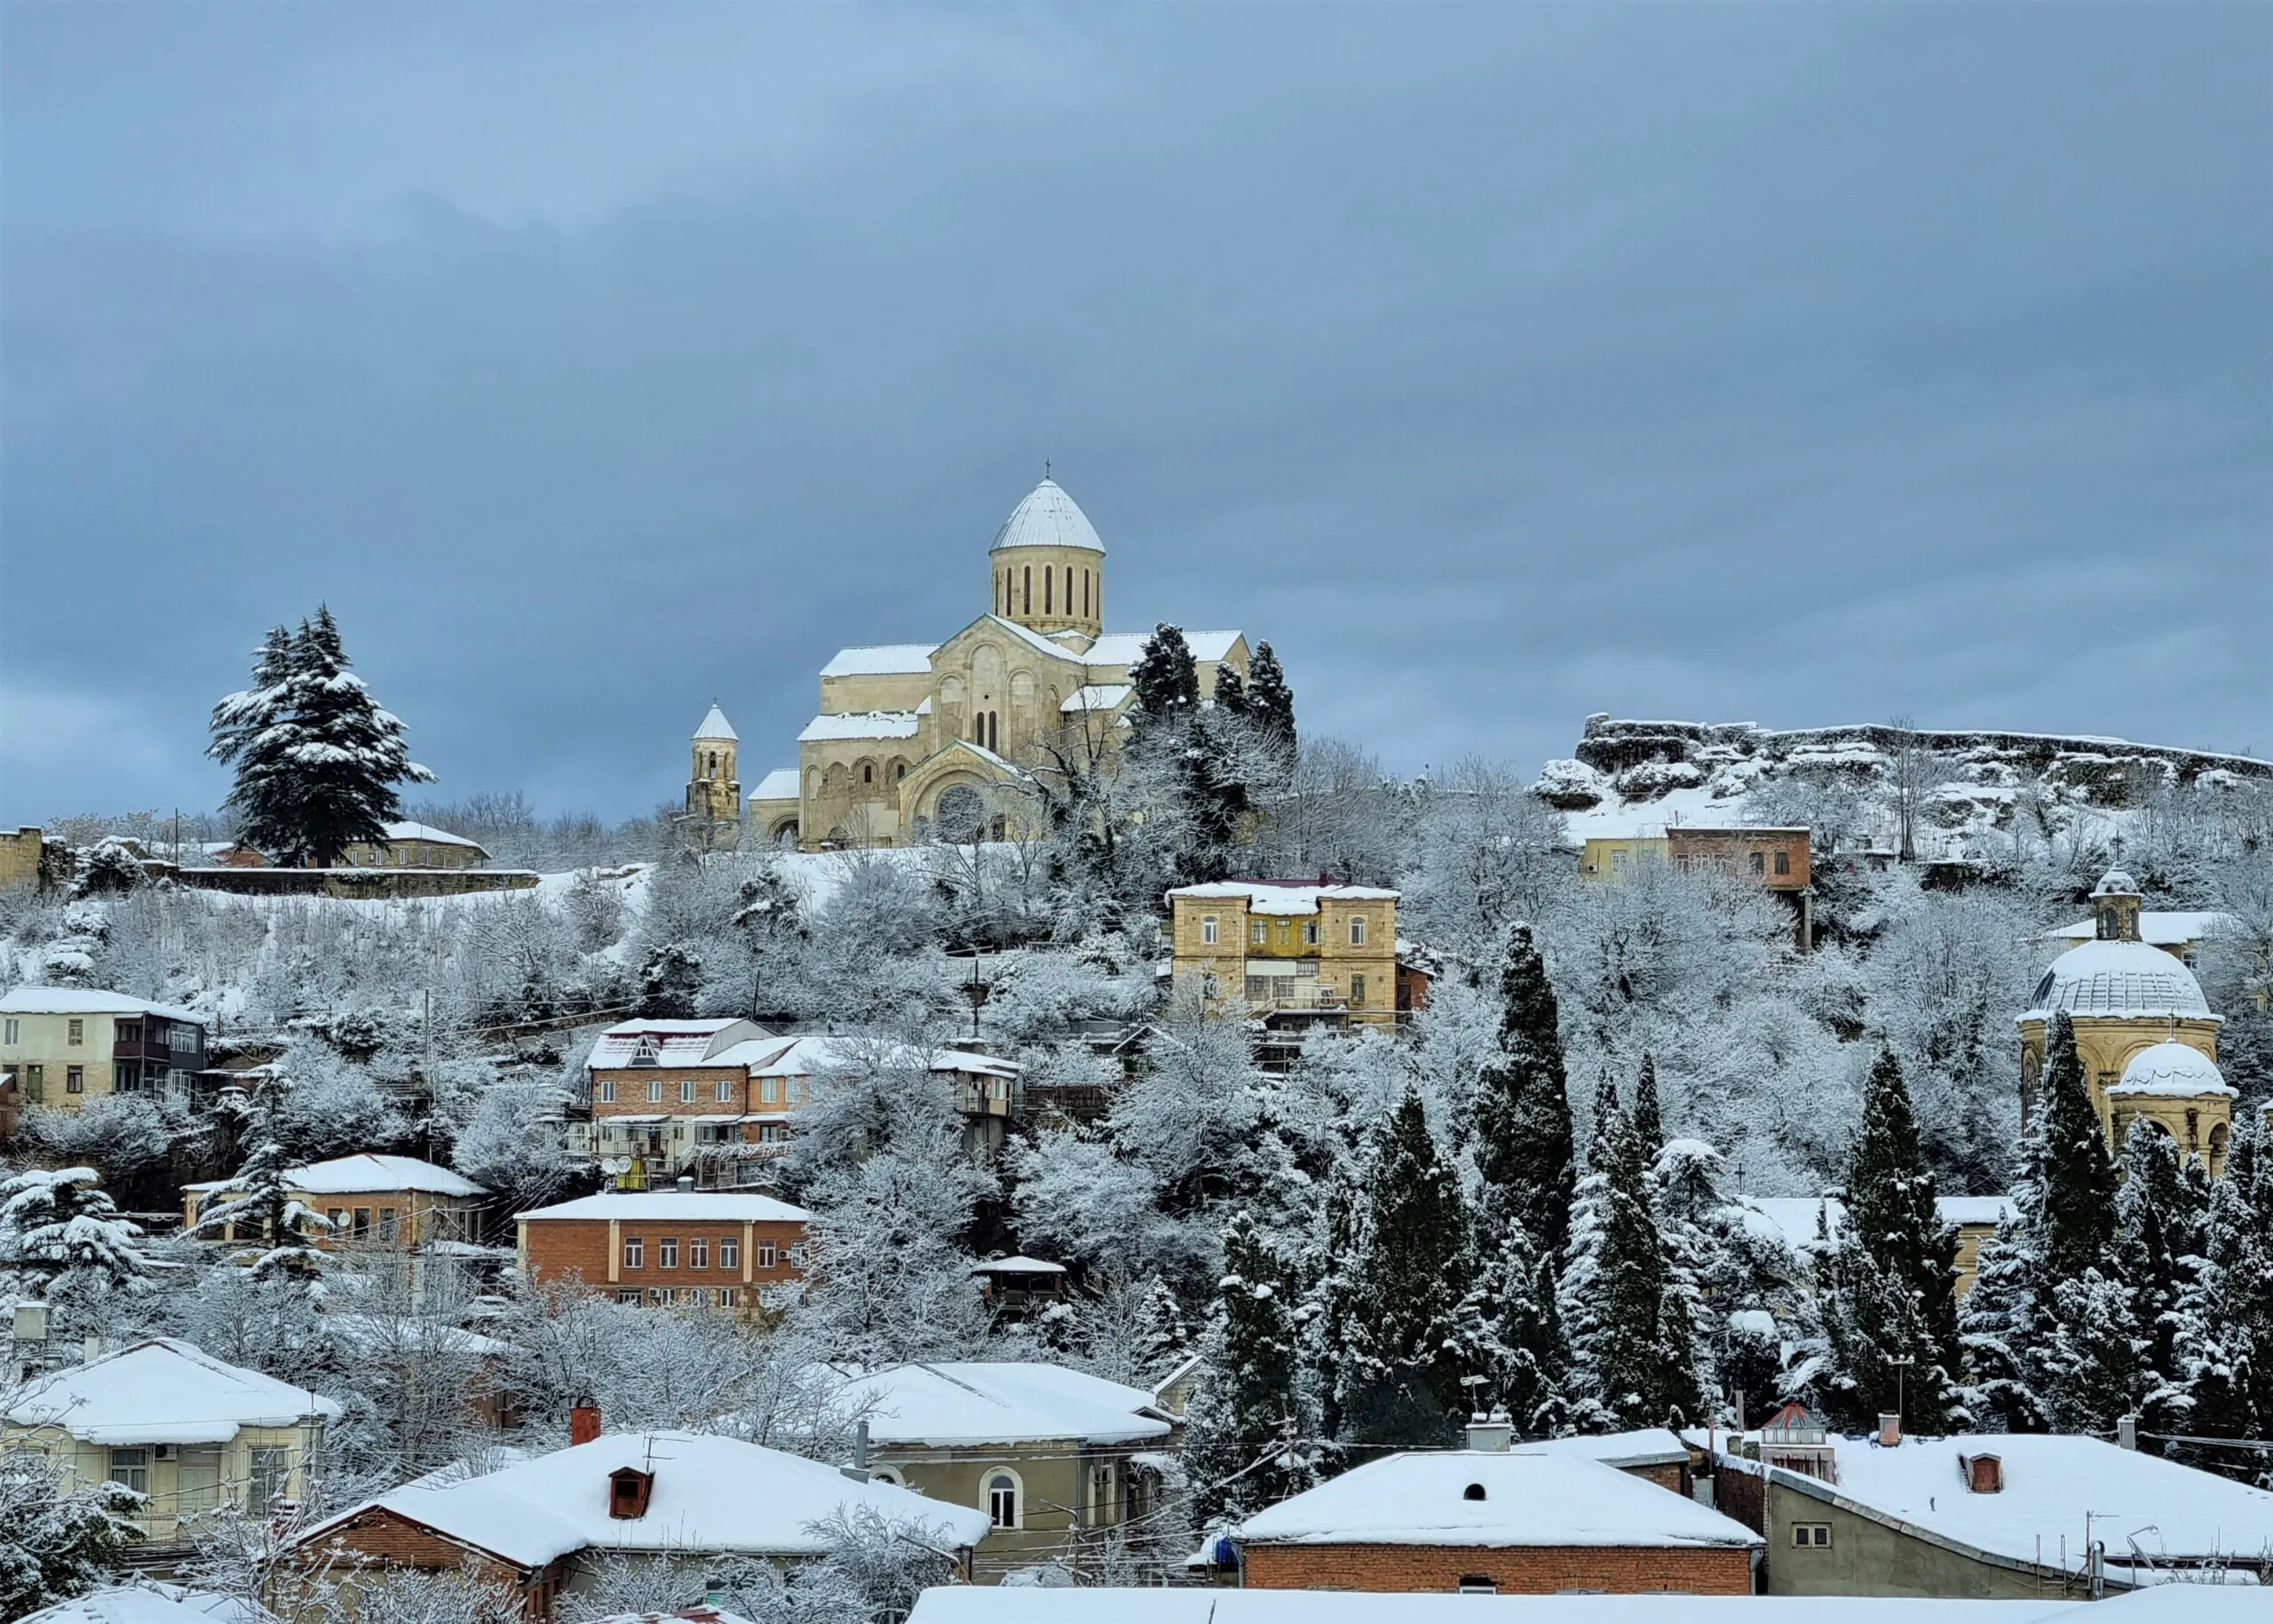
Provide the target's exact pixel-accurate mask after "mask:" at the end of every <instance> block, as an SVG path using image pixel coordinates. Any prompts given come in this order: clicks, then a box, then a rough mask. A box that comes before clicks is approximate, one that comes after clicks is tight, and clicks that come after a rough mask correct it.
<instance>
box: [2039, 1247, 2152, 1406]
mask: <svg viewBox="0 0 2273 1624" xmlns="http://www.w3.org/2000/svg"><path fill="white" fill-rule="evenodd" d="M2141 1349H2142V1338H2141V1337H2140V1335H2139V1324H2138V1319H2137V1318H2136V1317H2135V1315H2134V1313H2133V1311H2132V1301H2131V1292H2130V1289H2129V1287H2126V1286H2125V1285H2124V1283H2123V1282H2122V1281H2121V1280H2119V1279H2113V1278H2111V1277H2110V1276H2108V1275H2105V1274H2103V1273H2101V1271H2099V1270H2097V1269H2087V1270H2085V1271H2084V1272H2083V1274H2082V1275H2081V1276H2080V1277H2079V1278H2078V1279H2063V1280H2060V1281H2057V1282H2055V1284H2054V1286H2053V1287H2052V1314H2051V1334H2050V1335H2049V1336H2048V1337H2047V1339H2046V1342H2045V1344H2044V1347H2043V1351H2042V1352H2041V1354H2040V1355H2039V1365H2040V1369H2039V1374H2038V1376H2037V1382H2036V1385H2037V1390H2038V1392H2039V1395H2041V1397H2042V1398H2043V1400H2044V1410H2045V1420H2046V1421H2047V1422H2049V1423H2050V1425H2051V1427H2052V1430H2054V1431H2055V1432H2112V1431H2113V1430H2115V1423H2116V1422H2117V1420H2118V1419H2119V1418H2120V1417H2122V1416H2124V1415H2127V1414H2133V1413H2134V1411H2135V1410H2136V1408H2137V1406H2138V1403H2139V1400H2140V1398H2142V1396H2143V1392H2142V1389H2143V1382H2142V1363H2141V1360H2140V1357H2139V1356H2140V1351H2141Z"/></svg>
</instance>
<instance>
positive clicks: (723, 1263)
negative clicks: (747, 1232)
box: [718, 1235, 742, 1269]
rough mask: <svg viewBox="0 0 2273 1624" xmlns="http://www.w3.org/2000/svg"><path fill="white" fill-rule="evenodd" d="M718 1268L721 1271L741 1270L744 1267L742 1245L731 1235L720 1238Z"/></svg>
mask: <svg viewBox="0 0 2273 1624" xmlns="http://www.w3.org/2000/svg"><path fill="white" fill-rule="evenodd" d="M718 1266H719V1267H720V1268H721V1269H739V1268H741V1266H742V1243H741V1241H739V1240H735V1239H734V1238H733V1236H731V1235H722V1236H720V1237H719V1238H718Z"/></svg>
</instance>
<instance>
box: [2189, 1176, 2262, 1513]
mask: <svg viewBox="0 0 2273 1624" xmlns="http://www.w3.org/2000/svg"><path fill="white" fill-rule="evenodd" d="M2239 1149H2240V1142H2239V1139H2238V1136H2237V1139H2236V1150H2237V1152H2238V1151H2239ZM2237 1163H2242V1165H2243V1169H2244V1171H2243V1176H2241V1177H2238V1178H2237V1176H2235V1167H2236V1164H2237ZM2226 1168H2227V1170H2226V1176H2225V1177H2223V1178H2222V1179H2219V1180H2218V1181H2217V1183H2216V1184H2215V1185H2214V1187H2213V1189H2212V1191H2211V1194H2210V1204H2209V1210H2208V1215H2207V1216H2206V1219H2205V1221H2204V1224H2203V1231H2204V1239H2203V1247H2202V1251H2201V1253H2200V1254H2199V1255H2198V1256H2196V1257H2195V1258H2194V1259H2193V1267H2192V1278H2191V1279H2189V1280H2188V1282H2187V1284H2186V1287H2185V1289H2184V1290H2183V1291H2182V1294H2181V1295H2180V1300H2179V1308H2178V1312H2177V1323H2176V1325H2175V1327H2174V1335H2173V1338H2172V1341H2173V1357H2174V1359H2175V1361H2176V1363H2177V1367H2178V1376H2179V1379H2180V1380H2181V1382H2183V1383H2184V1387H2185V1393H2186V1399H2187V1425H2186V1428H2185V1431H2186V1432H2187V1433H2188V1434H2189V1435H2190V1436H2192V1437H2196V1438H2262V1437H2264V1436H2265V1432H2264V1428H2265V1427H2266V1425H2267V1423H2268V1422H2273V1409H2267V1408H2262V1407H2261V1406H2260V1402H2259V1396H2258V1393H2257V1387H2258V1384H2259V1382H2260V1380H2261V1370H2262V1367H2263V1366H2264V1365H2265V1364H2266V1363H2268V1362H2273V1334H2269V1333H2273V1323H2269V1321H2273V1304H2269V1297H2273V1245H2269V1234H2268V1229H2269V1226H2266V1225H2263V1224H2261V1223H2260V1222H2259V1220H2258V1216H2257V1215H2256V1213H2255V1212H2254V1211H2253V1207H2252V1203H2251V1201H2250V1200H2249V1191H2248V1184H2249V1182H2251V1181H2250V1180H2249V1178H2248V1173H2249V1172H2250V1171H2251V1169H2250V1168H2248V1167H2247V1164H2246V1162H2245V1161H2244V1159H2243V1158H2242V1157H2241V1156H2240V1155H2239V1154H2237V1155H2235V1156H2233V1157H2231V1158H2229V1161H2228V1162H2227V1164H2226ZM2253 1283H2254V1284H2253ZM2170 1454H2171V1457H2172V1458H2173V1459H2174V1460H2177V1461H2181V1462H2184V1463H2185V1464H2187V1465H2190V1466H2197V1467H2200V1468H2201V1469H2203V1470H2206V1471H2221V1472H2229V1473H2233V1474H2234V1475H2237V1476H2240V1475H2244V1469H2245V1468H2247V1467H2250V1466H2252V1465H2253V1462H2252V1460H2251V1458H2250V1457H2249V1456H2248V1455H2246V1454H2245V1453H2244V1452H2241V1451H2237V1450H2229V1449H2222V1448H2219V1447H2218V1446H2216V1445H2214V1444H2175V1445H2173V1446H2171V1449H2170Z"/></svg>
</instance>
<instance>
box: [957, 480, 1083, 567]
mask: <svg viewBox="0 0 2273 1624" xmlns="http://www.w3.org/2000/svg"><path fill="white" fill-rule="evenodd" d="M1012 547H1078V548H1080V549H1081V551H1084V552H1094V553H1097V555H1099V556H1100V557H1102V556H1103V555H1104V553H1105V543H1103V542H1101V541H1099V540H1098V539H1097V527H1096V526H1094V525H1092V524H1091V523H1089V515H1088V514H1086V513H1084V512H1082V511H1081V508H1080V506H1079V505H1078V504H1076V503H1075V502H1074V501H1073V498H1072V497H1071V496H1069V495H1066V494H1065V487H1064V486H1062V485H1060V484H1058V483H1057V480H1055V479H1044V480H1043V481H1042V482H1041V484H1039V485H1037V486H1035V487H1034V488H1033V489H1032V490H1030V491H1028V492H1027V493H1026V500H1025V501H1023V502H1021V503H1018V506H1016V507H1014V508H1012V509H1011V510H1010V518H1008V519H1004V520H1003V521H1002V528H1001V529H1000V530H997V531H996V532H995V533H994V545H993V546H992V547H989V548H988V549H987V550H986V551H989V552H1002V551H1005V550H1006V549H1009V548H1012Z"/></svg>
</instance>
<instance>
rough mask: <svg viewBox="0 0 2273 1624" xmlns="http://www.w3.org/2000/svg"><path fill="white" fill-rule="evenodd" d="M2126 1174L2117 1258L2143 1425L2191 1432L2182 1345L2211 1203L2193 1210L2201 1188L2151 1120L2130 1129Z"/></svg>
mask: <svg viewBox="0 0 2273 1624" xmlns="http://www.w3.org/2000/svg"><path fill="white" fill-rule="evenodd" d="M2123 1168H2124V1176H2123V1188H2122V1191H2121V1192H2120V1193H2119V1194H2118V1195H2117V1197H2116V1202H2115V1206H2116V1220H2117V1224H2118V1226H2119V1227H2118V1230H2117V1233H2116V1241H2115V1256H2116V1264H2117V1273H2118V1275H2119V1278H2120V1279H2122V1280H2123V1281H2124V1282H2125V1283H2126V1285H2127V1286H2128V1287H2129V1288H2130V1293H2131V1301H2130V1304H2129V1308H2130V1313H2131V1317H2132V1319H2133V1320H2134V1324H2135V1326H2136V1327H2137V1335H2138V1337H2139V1342H2140V1356H2139V1363H2140V1372H2139V1377H2140V1379H2139V1382H2138V1387H2139V1392H2140V1398H2139V1411H2138V1413H2139V1419H2140V1423H2141V1425H2142V1427H2143V1428H2144V1429H2146V1430H2150V1431H2153V1432H2190V1431H2191V1430H2193V1429H2192V1428H2191V1427H2190V1426H2187V1425H2185V1424H2184V1422H2185V1420H2186V1413H2187V1412H2188V1411H2189V1410H2190V1409H2191V1408H2192V1407H2193V1406H2192V1401H2191V1400H2190V1398H2189V1397H2188V1395H2187V1392H2186V1384H2185V1382H2184V1381H2183V1380H2182V1377H2181V1375H2180V1363H2179V1341H2180V1335H2181V1330H2182V1325H2183V1323H2184V1315H2185V1307H2184V1303H2185V1298H2186V1294H2187V1287H2188V1286H2189V1285H2190V1283H2191V1281H2192V1279H2193V1275H2194V1271H2195V1268H2196V1266H2197V1264H2198V1253H2199V1251H2200V1249H2201V1244H2202V1241H2201V1236H2202V1221H2203V1218H2204V1217H2205V1216H2206V1212H2207V1203H2206V1200H2205V1202H2204V1205H2203V1208H2202V1209H2201V1210H2197V1209H2196V1208H2195V1205H2194V1203H2195V1200H2196V1187H2195V1186H2194V1185H2192V1184H2190V1183H2189V1182H2188V1180H2187V1178H2186V1176H2184V1174H2182V1172H2181V1171H2180V1169H2179V1165H2178V1147H2177V1146H2176V1145H2174V1144H2173V1143H2172V1141H2171V1137H2170V1135H2169V1134H2167V1133H2166V1132H2164V1131H2163V1130H2162V1129H2159V1128H2158V1127H2157V1126H2156V1125H2155V1124H2154V1123H2153V1122H2152V1121H2150V1120H2148V1119H2147V1118H2144V1117H2141V1118H2139V1119H2137V1120H2136V1121H2134V1122H2133V1123H2132V1124H2131V1130H2130V1132H2129V1134H2128V1135H2126V1137H2125V1139H2124V1142H2123ZM2203 1193H2204V1195H2205V1196H2206V1192H2203Z"/></svg>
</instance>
